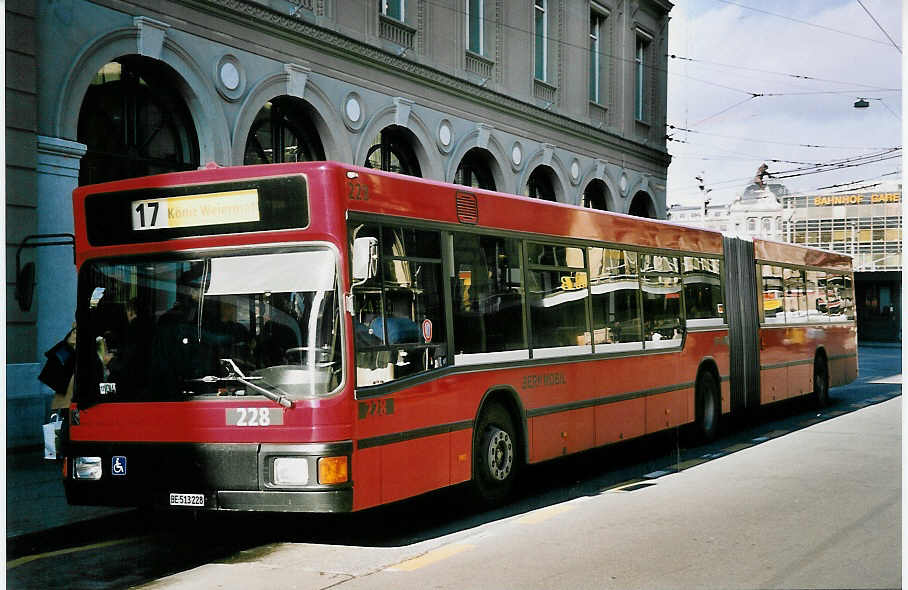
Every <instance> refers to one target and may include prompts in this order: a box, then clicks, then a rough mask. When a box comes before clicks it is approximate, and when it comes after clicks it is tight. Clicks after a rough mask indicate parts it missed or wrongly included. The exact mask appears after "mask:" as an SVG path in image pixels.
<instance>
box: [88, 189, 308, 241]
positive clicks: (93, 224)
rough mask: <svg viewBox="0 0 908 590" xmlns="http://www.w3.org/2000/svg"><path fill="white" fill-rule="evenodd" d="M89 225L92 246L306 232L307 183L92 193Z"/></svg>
mask: <svg viewBox="0 0 908 590" xmlns="http://www.w3.org/2000/svg"><path fill="white" fill-rule="evenodd" d="M85 221H86V225H87V230H88V232H87V233H88V241H89V242H90V243H91V244H92V245H94V246H106V245H111V244H138V243H141V242H156V241H161V240H172V239H176V238H188V237H194V236H214V235H227V234H238V233H248V232H259V231H274V230H284V229H305V228H306V227H308V226H309V195H308V183H307V182H306V177H305V175H303V174H288V175H282V176H266V177H260V178H247V179H237V180H227V181H224V182H212V183H204V184H194V185H176V186H166V185H165V186H155V187H148V188H141V189H135V190H128V191H113V192H101V193H94V194H89V195H87V196H86V197H85Z"/></svg>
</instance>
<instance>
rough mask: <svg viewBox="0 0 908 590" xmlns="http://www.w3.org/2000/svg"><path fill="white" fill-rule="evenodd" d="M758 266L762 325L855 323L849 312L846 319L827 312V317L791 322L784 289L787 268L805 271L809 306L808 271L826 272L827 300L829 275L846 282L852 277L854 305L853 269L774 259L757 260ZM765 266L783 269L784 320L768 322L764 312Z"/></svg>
mask: <svg viewBox="0 0 908 590" xmlns="http://www.w3.org/2000/svg"><path fill="white" fill-rule="evenodd" d="M756 266H757V267H758V268H757V276H758V277H759V279H760V280H759V281H758V284H757V290H758V293H757V298H758V301H760V302H761V305H760V316H759V319H760V325H761V326H774V327H778V326H786V325H788V326H794V325H798V326H800V325H824V324H827V323H853V322H854V321H855V319H854V318H853V317H852V318H848V317H847V314H846V319H844V320H833V319H832V317H830V316H829V314H828V312H827V314H826V316H827V317H826V319H817V320H809V316H807V317H808V320H807V321H803V322H789V321H788V313H787V311H785V303H784V290H785V278H784V277H785V270H797V271H801V272H802V273H804V274H803V275H802V276H803V278H804V281H803V282H802V285H803V286H804V289H805V301H806V304H807V305H808V307H809V303H810V302H809V300H807V294H806V289H807V273H808V272H821V273H824V274H825V277H826V282H827V286H826V289H825V293H826V298H827V301H828V300H829V286H828V283H829V277H839V278H842V279H843V282H844V280H845V279H848V278H850V279H851V281H852V282H851V285H852V287H851V293H852V305H853V304H854V301H853V293H854V286H853V285H854V278H853V277H854V274H853V271H844V270H837V269H829V268H825V267H822V266H807V265H799V264H784V263H780V262H773V261H767V260H757V261H756ZM764 266H769V267H774V268H778V269H781V270H782V276H781V277H779V278H781V279H782V289H783V303H782V310H781V311H782V312H783V313H784V314H785V318H784V319H783V321H782V322H777V323H775V322H774V323H768V322H767V321H766V317H765V312H764V309H763V306H762V301H763V299H762V297H763V293H764V292H765V289H764V287H763V267H764ZM773 276H774V275H773ZM808 311H809V310H808Z"/></svg>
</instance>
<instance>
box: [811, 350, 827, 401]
mask: <svg viewBox="0 0 908 590" xmlns="http://www.w3.org/2000/svg"><path fill="white" fill-rule="evenodd" d="M813 395H814V400H815V401H816V404H817V406H819V407H821V408H823V407H826V406H827V405H829V368H828V367H827V365H826V357H824V356H818V357H817V358H816V360H814V361H813Z"/></svg>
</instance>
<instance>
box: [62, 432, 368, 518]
mask: <svg viewBox="0 0 908 590" xmlns="http://www.w3.org/2000/svg"><path fill="white" fill-rule="evenodd" d="M352 451H353V445H352V443H351V442H349V441H345V442H336V443H305V444H258V443H230V444H222V443H116V442H81V441H80V442H76V441H69V442H68V443H67V445H66V462H67V464H66V477H65V478H64V488H65V490H66V498H67V501H68V502H69V503H70V504H78V505H93V506H163V507H171V508H174V509H195V510H248V511H271V512H350V511H351V510H352V509H353V483H352V482H353V479H352V469H351V467H352V465H351V459H352ZM325 461H327V462H329V463H330V465H331V466H332V467H333V470H331V471H326V470H325V469H323V467H322V464H323V462H325ZM326 478H331V480H330V482H329V483H324V480H325V479H326Z"/></svg>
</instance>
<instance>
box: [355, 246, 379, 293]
mask: <svg viewBox="0 0 908 590" xmlns="http://www.w3.org/2000/svg"><path fill="white" fill-rule="evenodd" d="M376 274H378V238H370V237H367V238H356V239H355V240H353V281H354V282H366V281H368V280H369V279H371V278H374V277H375V275H376Z"/></svg>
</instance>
